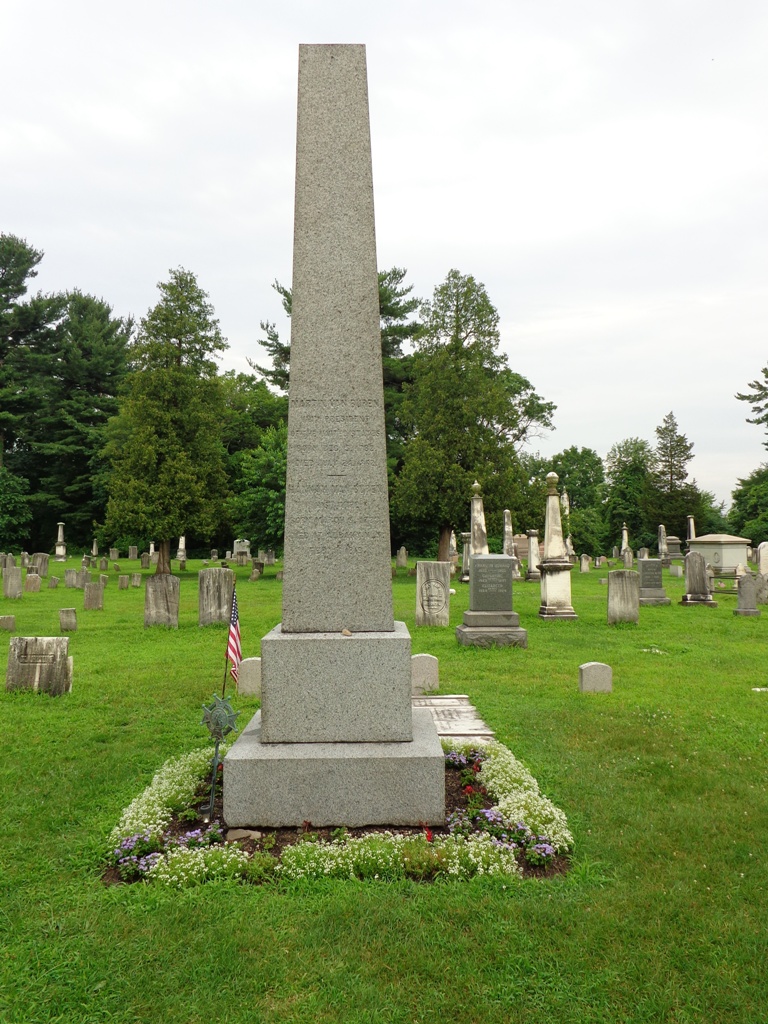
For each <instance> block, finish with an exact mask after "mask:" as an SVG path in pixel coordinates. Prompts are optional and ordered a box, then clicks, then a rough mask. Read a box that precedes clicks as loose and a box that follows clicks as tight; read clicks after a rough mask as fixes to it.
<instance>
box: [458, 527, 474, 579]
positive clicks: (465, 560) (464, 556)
mask: <svg viewBox="0 0 768 1024" xmlns="http://www.w3.org/2000/svg"><path fill="white" fill-rule="evenodd" d="M471 541H472V534H471V533H462V535H461V576H460V577H459V583H469V558H470V554H469V553H470V548H471V546H472V545H471Z"/></svg>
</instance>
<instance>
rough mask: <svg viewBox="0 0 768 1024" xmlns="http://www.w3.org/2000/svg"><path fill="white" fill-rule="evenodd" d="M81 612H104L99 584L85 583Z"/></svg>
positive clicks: (101, 589) (102, 590) (102, 589)
mask: <svg viewBox="0 0 768 1024" xmlns="http://www.w3.org/2000/svg"><path fill="white" fill-rule="evenodd" d="M83 611H86V612H101V611H104V588H103V587H102V585H101V584H100V583H86V584H85V593H84V595H83Z"/></svg>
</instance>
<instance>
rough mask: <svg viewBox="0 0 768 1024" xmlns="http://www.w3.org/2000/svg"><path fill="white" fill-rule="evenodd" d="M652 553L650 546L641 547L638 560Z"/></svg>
mask: <svg viewBox="0 0 768 1024" xmlns="http://www.w3.org/2000/svg"><path fill="white" fill-rule="evenodd" d="M650 553H651V552H650V550H649V549H648V548H639V550H638V552H637V560H638V562H639V561H640V559H641V558H648V556H649V555H650Z"/></svg>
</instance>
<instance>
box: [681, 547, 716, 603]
mask: <svg viewBox="0 0 768 1024" xmlns="http://www.w3.org/2000/svg"><path fill="white" fill-rule="evenodd" d="M680 604H682V605H684V606H685V607H691V606H692V605H700V604H703V605H706V606H707V607H709V608H717V602H716V601H713V600H712V595H711V594H710V592H709V581H708V579H707V563H706V562H705V560H704V555H702V554H701V553H700V552H699V551H689V552H688V554H687V555H686V556H685V594H683V599H682V601H680Z"/></svg>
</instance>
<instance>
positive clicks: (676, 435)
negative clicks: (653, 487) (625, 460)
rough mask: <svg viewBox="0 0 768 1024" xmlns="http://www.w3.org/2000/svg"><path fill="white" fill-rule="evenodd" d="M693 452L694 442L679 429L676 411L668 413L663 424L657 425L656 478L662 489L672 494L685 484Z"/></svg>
mask: <svg viewBox="0 0 768 1024" xmlns="http://www.w3.org/2000/svg"><path fill="white" fill-rule="evenodd" d="M692 452H693V443H692V442H691V441H689V440H688V438H687V437H686V436H685V434H681V433H680V431H679V430H678V427H677V420H676V419H675V415H674V413H672V412H669V413H667V415H666V416H665V417H664V420H663V421H662V423H661V426H658V427H656V473H655V478H656V482H657V486H658V487H659V489H660V490H661V491H664V492H665V493H667V494H672V493H673V492H674V491H678V490H680V488H681V487H682V486H683V485H684V484H685V482H686V480H687V479H688V469H687V466H688V463H689V462H690V461H691V459H692V458H693V455H692V454H691V453H692Z"/></svg>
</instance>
